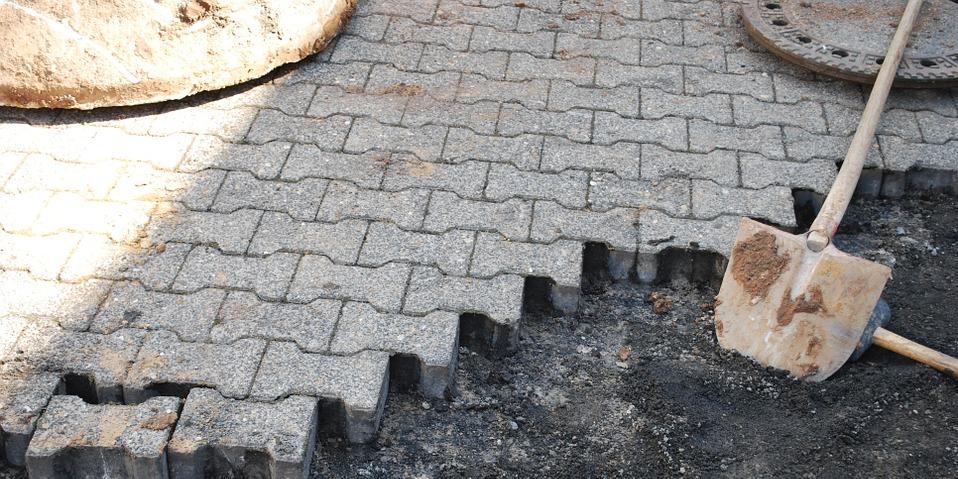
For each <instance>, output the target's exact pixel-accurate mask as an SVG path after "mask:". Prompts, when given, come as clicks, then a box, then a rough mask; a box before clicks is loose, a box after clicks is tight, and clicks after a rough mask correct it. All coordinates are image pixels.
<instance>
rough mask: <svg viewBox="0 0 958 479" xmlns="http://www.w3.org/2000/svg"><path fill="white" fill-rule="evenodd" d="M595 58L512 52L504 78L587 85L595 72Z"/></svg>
mask: <svg viewBox="0 0 958 479" xmlns="http://www.w3.org/2000/svg"><path fill="white" fill-rule="evenodd" d="M595 65H596V63H595V60H594V59H592V58H581V57H579V58H566V59H551V58H536V57H534V56H532V55H530V54H528V53H514V54H512V55H511V57H510V59H509V70H508V71H507V72H506V79H508V80H510V81H523V80H566V81H570V82H572V83H575V84H576V85H583V86H587V85H589V84H591V83H592V77H593V75H594V73H595Z"/></svg>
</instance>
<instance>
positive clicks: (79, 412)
mask: <svg viewBox="0 0 958 479" xmlns="http://www.w3.org/2000/svg"><path fill="white" fill-rule="evenodd" d="M179 405H180V400H179V398H174V397H157V398H152V399H150V400H149V401H147V402H144V403H143V404H138V405H135V406H121V405H112V404H104V405H100V404H87V403H85V402H83V400H82V399H80V398H79V397H77V396H54V397H53V398H51V399H50V404H48V405H47V408H46V411H45V412H44V413H43V417H41V418H40V421H39V422H38V423H37V429H36V433H35V434H34V436H33V440H31V441H30V447H29V449H27V455H26V461H27V473H28V474H29V475H30V476H31V477H49V478H73V477H166V475H167V472H168V471H167V465H166V445H167V441H168V440H169V438H170V435H171V434H172V432H173V426H174V425H175V424H176V420H177V411H178V410H179Z"/></svg>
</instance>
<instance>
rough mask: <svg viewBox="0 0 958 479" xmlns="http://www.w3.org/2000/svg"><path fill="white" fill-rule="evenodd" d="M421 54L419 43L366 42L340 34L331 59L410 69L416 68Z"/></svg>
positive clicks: (339, 61) (421, 49) (338, 61)
mask: <svg viewBox="0 0 958 479" xmlns="http://www.w3.org/2000/svg"><path fill="white" fill-rule="evenodd" d="M422 54H423V46H422V44H420V43H402V44H395V45H389V44H384V43H373V42H368V41H366V40H363V39H362V38H359V37H353V36H342V37H340V38H339V41H338V42H337V44H336V48H335V49H334V50H333V56H332V61H334V62H336V63H346V62H354V61H360V62H370V63H386V64H390V65H393V66H395V67H396V68H399V69H402V70H412V69H415V68H416V64H417V63H418V62H419V58H420V57H421V56H422Z"/></svg>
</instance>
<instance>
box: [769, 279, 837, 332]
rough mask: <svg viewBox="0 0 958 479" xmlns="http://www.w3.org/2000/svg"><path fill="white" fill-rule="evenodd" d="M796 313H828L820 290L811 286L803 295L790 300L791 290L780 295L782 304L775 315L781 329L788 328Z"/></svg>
mask: <svg viewBox="0 0 958 479" xmlns="http://www.w3.org/2000/svg"><path fill="white" fill-rule="evenodd" d="M798 313H828V310H827V309H825V304H824V302H823V300H822V289H821V288H819V287H818V286H812V287H811V288H809V290H808V291H806V292H805V294H802V295H801V296H799V297H798V298H796V299H792V289H791V288H789V289H788V290H786V291H785V294H784V295H782V302H781V304H779V306H778V312H777V313H776V314H775V319H776V322H778V325H779V326H781V327H785V326H788V325H789V324H791V323H792V319H794V318H795V315H796V314H798Z"/></svg>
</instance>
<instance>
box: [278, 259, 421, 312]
mask: <svg viewBox="0 0 958 479" xmlns="http://www.w3.org/2000/svg"><path fill="white" fill-rule="evenodd" d="M409 270H410V267H409V265H405V264H400V263H388V264H385V265H383V266H380V267H377V268H369V267H363V266H342V265H338V264H335V263H333V262H332V261H331V260H330V259H329V258H326V257H324V256H315V255H306V256H304V257H303V260H302V261H301V262H300V264H299V268H298V269H297V270H296V277H294V278H293V284H292V286H290V288H289V300H290V301H293V302H297V303H305V302H311V301H314V300H316V299H317V298H329V299H349V300H353V301H365V302H369V303H372V304H373V305H374V306H376V307H377V308H379V309H382V310H385V311H399V308H400V307H401V306H402V296H403V290H405V288H406V280H407V278H409Z"/></svg>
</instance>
